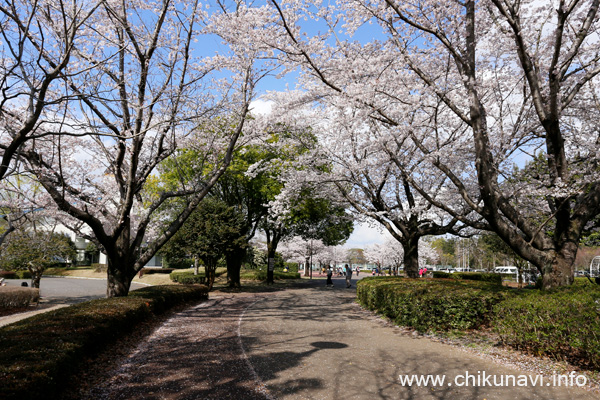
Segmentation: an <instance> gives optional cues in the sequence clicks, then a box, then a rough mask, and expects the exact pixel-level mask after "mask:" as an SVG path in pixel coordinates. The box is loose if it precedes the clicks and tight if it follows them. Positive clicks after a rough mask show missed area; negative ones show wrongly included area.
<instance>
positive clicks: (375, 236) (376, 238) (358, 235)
mask: <svg viewBox="0 0 600 400" xmlns="http://www.w3.org/2000/svg"><path fill="white" fill-rule="evenodd" d="M391 237H392V236H391V235H390V234H389V233H388V232H387V231H384V230H383V229H381V228H374V227H371V226H369V225H367V224H366V223H361V222H357V223H355V224H354V232H352V234H351V235H350V238H349V239H348V241H347V242H346V243H345V244H344V247H345V248H348V249H353V248H361V249H364V248H365V247H366V246H368V245H370V244H375V243H379V244H383V243H385V241H386V240H387V239H389V238H391Z"/></svg>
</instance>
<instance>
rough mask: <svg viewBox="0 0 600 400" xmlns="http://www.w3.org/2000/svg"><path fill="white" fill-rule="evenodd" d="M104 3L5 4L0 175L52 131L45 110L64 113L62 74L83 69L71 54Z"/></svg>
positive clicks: (0, 26) (0, 44)
mask: <svg viewBox="0 0 600 400" xmlns="http://www.w3.org/2000/svg"><path fill="white" fill-rule="evenodd" d="M100 3H101V2H99V1H78V0H75V1H69V2H65V1H62V0H34V1H21V0H7V1H3V2H2V3H1V4H0V51H1V54H2V55H1V57H0V157H1V160H0V179H2V178H4V177H5V176H6V175H7V173H10V172H11V163H13V165H14V163H15V162H16V161H17V159H16V158H17V157H16V156H17V155H18V153H19V150H20V149H21V148H22V145H23V143H25V142H26V141H28V140H34V139H36V138H40V137H42V136H44V135H48V134H51V133H52V132H49V131H48V129H40V125H41V124H42V123H43V122H44V120H45V118H44V114H46V113H53V114H54V115H60V114H62V113H63V112H64V109H62V106H63V105H64V104H65V101H66V100H67V97H68V94H67V93H65V92H64V91H62V89H60V86H61V85H62V80H61V79H60V78H61V75H62V74H64V73H68V74H69V75H70V76H75V75H76V74H78V73H81V72H82V70H81V69H79V66H78V65H75V63H72V62H71V61H72V57H71V56H72V54H73V52H74V51H75V49H76V48H77V47H79V46H84V45H85V42H86V40H87V38H86V36H87V34H86V32H85V27H84V24H85V23H86V22H87V21H88V20H89V19H90V18H91V16H92V15H93V13H94V12H95V11H96V9H97V8H98V7H99V6H100Z"/></svg>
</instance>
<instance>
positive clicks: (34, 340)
mask: <svg viewBox="0 0 600 400" xmlns="http://www.w3.org/2000/svg"><path fill="white" fill-rule="evenodd" d="M207 297H208V288H206V287H205V286H173V285H170V286H152V287H147V288H143V289H139V290H135V291H132V292H131V293H130V295H129V296H127V297H116V298H111V299H99V300H92V301H87V302H85V303H80V304H76V305H74V306H70V307H65V308H61V309H58V310H54V311H50V312H47V313H44V314H38V315H36V316H33V317H31V318H27V319H24V320H21V321H19V322H16V323H14V324H11V325H7V326H5V327H3V328H0V378H1V379H2V385H0V398H2V399H19V400H29V399H42V398H45V399H48V398H60V397H61V396H60V393H61V388H62V387H64V386H65V384H66V382H68V379H69V378H70V377H71V376H72V375H74V374H77V373H80V371H79V369H78V367H79V366H80V362H81V361H82V360H83V359H84V358H89V357H90V356H93V355H94V354H97V353H98V352H99V351H101V350H103V349H105V348H106V346H107V345H108V344H110V343H112V342H114V341H116V340H117V339H119V338H120V337H122V336H123V335H125V334H127V333H129V332H131V331H132V330H133V329H134V328H135V326H136V324H139V323H140V322H143V321H145V320H147V319H149V318H151V317H152V316H153V315H155V314H157V313H160V312H162V311H164V310H168V309H169V308H172V307H174V306H176V305H179V304H182V303H184V302H189V301H199V300H201V299H206V298H207Z"/></svg>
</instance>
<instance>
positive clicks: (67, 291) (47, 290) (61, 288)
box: [5, 276, 145, 305]
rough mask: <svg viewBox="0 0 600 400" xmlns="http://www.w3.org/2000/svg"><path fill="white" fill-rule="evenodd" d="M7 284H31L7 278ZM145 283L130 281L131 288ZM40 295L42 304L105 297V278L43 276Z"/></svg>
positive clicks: (26, 280) (24, 280)
mask: <svg viewBox="0 0 600 400" xmlns="http://www.w3.org/2000/svg"><path fill="white" fill-rule="evenodd" d="M5 282H6V285H7V286H21V282H27V284H28V285H30V284H31V280H29V279H23V280H22V279H7V280H6V281H5ZM144 286H145V285H140V284H138V283H132V284H131V289H139V288H142V287H144ZM40 296H41V300H42V303H44V304H50V305H55V304H75V303H81V302H83V301H87V300H93V299H99V298H102V297H106V279H80V278H64V277H58V276H56V277H54V276H45V277H43V278H42V280H41V282H40Z"/></svg>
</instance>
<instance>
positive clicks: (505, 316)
mask: <svg viewBox="0 0 600 400" xmlns="http://www.w3.org/2000/svg"><path fill="white" fill-rule="evenodd" d="M492 325H493V327H494V330H495V331H496V332H497V333H498V334H499V335H500V338H501V340H502V342H503V343H505V344H507V345H510V346H513V347H515V348H517V349H521V350H525V351H527V352H530V353H532V354H536V355H542V354H543V355H548V356H551V357H554V358H557V359H566V360H568V361H570V362H571V363H574V364H576V365H580V366H584V367H588V368H594V369H600V288H596V287H594V286H592V285H589V286H572V287H569V288H561V289H558V290H553V291H541V290H524V291H522V292H521V295H520V296H519V297H514V298H511V299H507V300H506V301H504V302H502V303H501V304H498V305H496V307H495V308H494V316H493V318H492Z"/></svg>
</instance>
